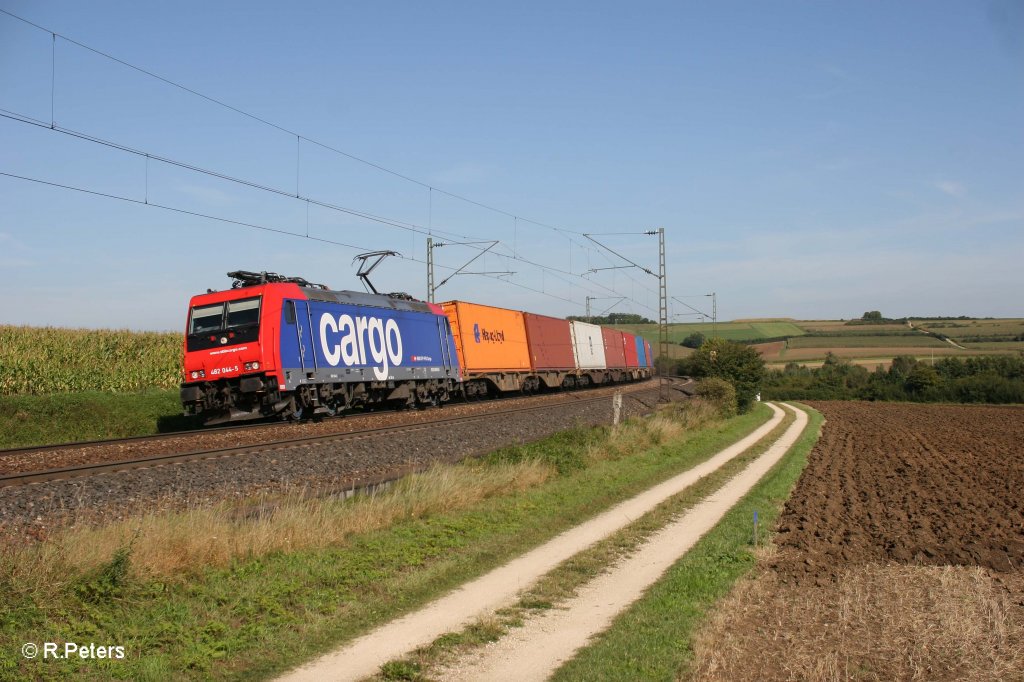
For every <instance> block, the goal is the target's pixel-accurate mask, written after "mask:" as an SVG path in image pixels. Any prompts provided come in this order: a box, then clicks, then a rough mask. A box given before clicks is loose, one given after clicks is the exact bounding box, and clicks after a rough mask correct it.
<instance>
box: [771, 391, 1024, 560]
mask: <svg viewBox="0 0 1024 682" xmlns="http://www.w3.org/2000/svg"><path fill="white" fill-rule="evenodd" d="M812 405H813V406H814V407H815V408H816V409H818V410H820V411H821V412H822V413H823V414H824V415H825V418H826V420H827V421H826V426H825V428H824V431H823V433H822V438H821V440H820V441H819V442H818V444H817V446H816V447H815V449H814V451H813V452H812V454H811V456H810V459H809V461H808V465H807V468H806V470H805V471H804V473H803V475H802V476H801V478H800V481H799V482H798V483H797V486H796V489H795V490H794V491H793V495H792V497H791V498H790V500H789V502H788V503H787V504H786V509H785V512H784V513H783V515H782V517H781V519H780V521H779V527H778V531H779V536H778V539H777V543H778V544H779V546H780V549H782V550H783V551H782V552H781V555H780V557H779V559H778V565H777V566H776V569H777V570H778V571H779V572H780V574H781V575H782V576H783V577H784V578H785V577H792V578H795V579H798V580H799V579H800V578H801V577H803V576H807V575H810V576H814V577H815V578H819V577H835V576H836V575H837V571H838V570H840V569H842V568H843V567H844V566H846V565H849V564H863V563H869V562H892V561H895V562H898V563H909V564H917V565H964V566H982V567H986V568H991V569H994V570H996V571H1001V572H1006V571H1011V570H1014V569H1020V568H1022V567H1024V408H1019V407H981V406H959V405H912V404H893V403H888V404H883V403H851V402H821V403H812ZM788 549H794V550H798V551H796V552H788V551H786V550H788Z"/></svg>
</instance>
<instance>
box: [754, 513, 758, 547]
mask: <svg viewBox="0 0 1024 682" xmlns="http://www.w3.org/2000/svg"><path fill="white" fill-rule="evenodd" d="M754 547H757V510H756V509H755V510H754Z"/></svg>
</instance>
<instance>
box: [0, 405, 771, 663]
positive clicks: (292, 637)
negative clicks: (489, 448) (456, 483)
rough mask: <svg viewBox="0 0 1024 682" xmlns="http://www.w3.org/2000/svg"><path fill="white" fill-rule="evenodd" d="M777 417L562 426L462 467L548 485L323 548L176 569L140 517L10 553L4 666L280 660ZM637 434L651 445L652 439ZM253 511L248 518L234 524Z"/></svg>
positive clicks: (333, 641)
mask: <svg viewBox="0 0 1024 682" xmlns="http://www.w3.org/2000/svg"><path fill="white" fill-rule="evenodd" d="M695 404H696V403H695ZM691 416H692V415H691ZM768 416H769V411H768V409H767V408H765V407H763V406H762V407H759V409H757V410H756V411H754V412H752V413H749V414H746V415H742V416H740V417H735V418H732V419H729V420H725V421H710V422H709V421H707V420H706V419H704V418H701V419H697V420H696V422H693V423H691V427H692V428H689V429H684V428H683V426H681V425H680V424H681V422H680V420H681V419H686V418H689V417H687V415H686V413H685V411H684V413H683V414H681V415H677V416H676V417H667V418H666V417H662V418H659V419H655V420H652V421H651V422H650V424H651V426H648V427H644V428H643V429H642V430H641V431H633V432H630V430H629V429H618V430H614V429H608V428H598V429H587V430H574V431H569V432H564V433H562V434H558V435H556V436H554V437H552V438H548V439H545V440H544V441H540V442H538V443H534V444H530V445H526V446H521V447H517V448H510V449H506V450H503V451H500V452H498V453H495V454H494V455H492V456H491V457H488V458H485V459H484V460H481V461H476V462H472V463H467V464H463V465H458V466H457V467H455V468H459V467H467V468H473V467H478V468H487V467H508V466H520V464H521V463H523V462H540V463H542V464H546V465H547V466H548V467H549V468H550V470H551V471H552V472H555V473H554V474H552V475H551V476H550V477H549V478H548V479H547V480H546V482H545V483H543V484H539V485H534V486H532V487H529V488H527V489H513V490H508V491H505V492H500V493H496V494H495V495H494V496H492V497H489V498H487V499H483V500H481V501H477V502H474V503H473V504H472V506H470V507H468V508H466V509H450V508H447V509H446V508H441V509H435V508H431V509H427V510H419V511H417V510H416V509H406V513H405V514H399V515H397V517H396V518H394V519H392V520H391V521H389V522H388V524H386V527H383V528H377V529H375V530H372V531H367V532H351V533H349V534H348V535H347V536H346V537H345V538H344V539H343V540H341V541H332V542H329V543H327V544H326V546H318V545H314V546H306V547H300V548H295V549H282V548H279V547H276V548H275V547H271V548H269V551H266V553H257V552H256V551H255V550H252V551H250V550H245V551H243V552H242V553H241V554H229V555H228V556H227V557H226V558H223V559H222V560H217V561H213V562H212V563H210V564H203V563H202V562H199V563H198V565H196V564H195V563H193V564H192V565H190V566H188V567H186V568H184V569H183V570H182V571H181V572H179V573H177V574H170V575H168V574H166V573H165V572H160V571H159V570H154V569H152V567H150V568H145V567H142V566H139V565H137V564H136V563H135V561H134V559H133V557H134V556H135V552H136V551H137V548H138V547H139V543H141V542H142V535H141V533H148V532H150V531H147V530H142V531H137V532H134V531H133V532H132V533H130V534H129V533H127V531H128V530H130V529H131V525H130V524H129V525H127V526H124V529H125V531H126V533H125V534H124V535H123V536H121V540H120V542H121V543H122V544H121V545H120V546H119V547H118V548H117V549H116V550H114V551H113V553H112V554H111V555H108V557H107V558H106V560H104V561H102V562H101V563H99V564H96V565H94V566H93V567H92V568H89V567H87V566H70V567H66V566H64V565H63V564H57V566H56V567H47V565H46V563H45V562H42V561H39V562H37V563H36V564H35V566H36V567H37V568H38V569H39V571H48V575H49V576H50V579H47V580H42V578H41V577H40V576H37V577H36V579H35V580H28V581H27V582H26V581H24V580H19V579H16V575H18V574H19V572H20V575H21V576H22V577H26V572H25V567H26V565H29V564H26V562H25V561H24V560H23V559H24V555H10V556H5V557H0V569H2V570H0V595H2V596H0V599H2V600H3V603H2V607H3V608H0V674H13V675H16V676H17V675H20V676H22V677H51V678H66V677H72V676H75V677H82V676H84V677H86V678H94V679H107V678H120V679H137V680H146V679H161V680H164V679H194V678H199V679H211V678H212V679H238V678H245V679H251V678H254V677H263V676H267V675H270V674H273V673H277V672H281V671H283V670H285V669H287V668H289V667H291V666H293V665H295V664H296V663H299V662H301V661H304V660H307V659H309V658H310V657H312V656H315V655H316V654H319V653H322V652H324V651H326V650H329V649H331V648H333V647H335V646H337V645H338V644H340V643H341V642H343V641H346V640H348V639H350V638H352V637H354V636H356V635H358V634H360V633H361V632H365V631H366V630H368V629H370V628H372V627H373V626H375V625H378V624H380V623H383V622H386V621H388V620H390V619H392V618H394V617H396V616H398V615H401V614H402V613H404V612H407V611H409V610H412V609H414V608H416V607H418V606H420V605H422V604H424V603H426V602H427V601H429V600H431V599H433V598H435V597H437V596H438V595H439V594H441V593H443V592H445V591H447V590H448V589H451V588H452V587H454V586H455V585H458V584H461V583H462V582H465V581H466V580H468V579H471V578H473V577H475V576H478V575H480V574H482V573H483V572H485V571H487V570H490V569H492V568H494V567H495V566H497V565H500V564H501V563H503V562H505V561H507V560H508V559H509V558H511V557H514V556H517V555H518V554H521V553H522V552H523V551H525V550H526V549H528V548H530V547H533V546H535V545H537V544H539V543H540V542H543V541H545V540H547V539H549V538H551V537H553V536H554V535H556V534H558V533H560V532H562V531H563V530H565V529H566V528H569V527H571V526H573V525H575V524H577V523H579V522H581V521H583V520H585V519H587V518H589V517H591V516H593V515H594V514H596V513H598V512H600V511H601V510H603V509H605V508H607V507H608V506H610V505H612V504H614V503H616V502H618V501H620V500H622V499H625V498H627V497H629V496H631V495H634V494H636V493H637V492H639V491H641V490H643V489H646V488H647V487H649V486H651V485H653V484H654V483H656V482H658V481H660V480H664V479H665V478H667V477H669V476H671V475H673V474H675V473H677V472H679V471H681V470H684V469H686V468H689V467H691V466H693V465H694V464H696V463H698V462H700V461H702V460H704V459H706V458H707V457H709V456H710V455H712V454H713V453H714V452H717V451H718V450H719V449H721V448H722V447H723V446H724V445H726V444H728V443H732V442H735V441H736V440H738V439H739V438H741V437H742V436H743V435H745V434H746V433H749V432H750V431H752V430H753V429H754V428H756V427H757V426H758V425H760V424H761V423H763V422H764V421H765V420H766V419H767V418H768ZM701 424H702V425H701ZM630 428H632V429H637V428H639V427H637V426H635V425H634V426H631V427H630ZM645 439H647V440H646V441H645ZM637 443H641V444H643V445H644V447H642V448H640V450H639V451H637V449H636V448H635V446H636V444H637ZM367 499H370V498H355V499H353V500H349V501H347V502H340V501H335V504H338V505H341V506H345V505H348V506H358V505H361V504H366V503H367ZM406 514H407V515H406ZM275 515H276V512H275ZM256 522H259V519H258V518H257V519H253V518H242V519H239V520H238V522H237V524H235V525H236V526H237V527H239V528H242V529H244V528H245V527H246V524H252V523H256ZM209 530H210V529H209V528H205V527H203V526H202V525H197V524H192V528H191V534H190V535H191V536H192V538H193V539H192V540H190V541H191V542H199V543H207V544H216V543H220V542H223V541H224V539H223V538H221V537H217V536H213V535H211V534H207V533H208V532H209ZM172 549H173V547H172ZM38 551H42V550H38ZM108 551H109V548H108ZM261 551H263V550H261ZM51 557H52V558H53V559H54V560H56V559H58V558H59V557H58V556H57V555H56V554H51ZM63 569H66V570H63ZM33 641H34V642H39V641H56V642H66V641H71V642H82V641H85V642H90V641H92V642H95V643H97V644H100V643H110V644H117V645H122V646H125V648H126V652H127V657H126V659H125V660H120V661H98V660H91V661H81V660H61V661H53V660H50V661H41V660H35V661H27V660H24V659H22V658H21V657H20V654H19V653H18V651H19V649H20V646H21V644H22V643H23V642H33Z"/></svg>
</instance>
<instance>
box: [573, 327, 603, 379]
mask: <svg viewBox="0 0 1024 682" xmlns="http://www.w3.org/2000/svg"><path fill="white" fill-rule="evenodd" d="M572 351H573V354H574V355H575V356H576V366H577V367H578V368H579V369H605V368H606V367H607V364H606V363H605V358H604V337H603V336H601V328H600V327H599V326H597V325H596V324H587V323H586V322H573V323H572Z"/></svg>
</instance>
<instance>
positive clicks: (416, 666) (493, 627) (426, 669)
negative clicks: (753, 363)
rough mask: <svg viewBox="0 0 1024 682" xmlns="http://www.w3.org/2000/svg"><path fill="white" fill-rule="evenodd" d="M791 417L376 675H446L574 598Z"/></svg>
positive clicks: (757, 451) (750, 456) (761, 448)
mask: <svg viewBox="0 0 1024 682" xmlns="http://www.w3.org/2000/svg"><path fill="white" fill-rule="evenodd" d="M794 419H795V416H794V415H793V414H792V413H791V412H788V411H787V414H786V417H785V418H784V419H783V420H782V421H781V422H780V423H779V425H778V426H776V427H775V428H774V429H772V431H771V432H770V433H768V434H767V435H766V436H765V437H764V438H762V439H761V440H760V441H758V442H757V443H756V444H755V445H754V446H752V447H750V448H749V449H748V450H746V451H745V452H743V453H742V454H740V455H738V456H736V457H735V458H734V459H732V460H730V461H729V462H727V463H726V464H724V465H723V466H722V467H720V468H719V469H717V470H716V471H714V472H713V473H711V474H709V475H707V476H705V477H704V478H702V479H700V480H699V481H697V482H696V483H694V484H693V485H691V486H690V487H689V488H687V489H686V490H684V491H683V492H681V493H679V494H678V495H675V496H673V497H672V498H671V499H669V500H666V501H665V502H663V503H661V504H660V505H658V506H657V507H655V508H654V509H653V510H651V511H650V512H648V513H647V514H644V515H643V516H642V517H640V518H639V519H637V520H636V521H634V522H633V523H631V524H629V525H628V526H626V527H625V528H623V529H622V530H620V531H617V532H616V533H613V534H612V535H611V536H609V537H608V538H606V539H604V540H602V541H600V542H598V543H596V544H594V545H593V546H592V547H589V548H587V549H586V550H584V551H582V552H580V553H579V554H577V555H576V556H574V557H572V558H571V559H569V560H567V561H565V562H563V563H562V564H561V565H559V566H558V567H556V568H555V569H554V570H553V571H551V572H550V573H548V574H547V575H545V576H544V577H543V578H541V579H540V580H539V581H538V582H537V584H536V585H534V586H533V587H532V588H530V589H529V590H526V591H525V592H524V593H523V594H522V596H521V598H520V600H519V602H518V603H516V604H515V605H513V606H511V607H509V608H505V609H501V610H500V611H499V612H498V613H496V614H495V615H494V616H493V617H487V618H485V619H483V620H481V621H480V622H477V623H474V624H473V625H471V626H469V627H468V628H466V629H465V630H463V631H462V632H457V633H447V634H445V635H442V636H441V637H439V638H438V639H437V640H436V641H435V642H433V643H432V644H431V645H430V646H428V647H424V648H422V649H419V650H417V651H415V652H414V653H413V654H412V655H411V656H409V657H407V658H405V659H401V660H397V661H392V662H391V664H390V667H388V668H386V669H384V670H383V671H382V673H381V674H380V675H379V679H384V680H387V679H412V680H429V679H432V675H434V674H435V673H436V672H438V671H441V677H444V674H443V670H441V669H442V668H443V667H444V665H445V664H446V663H450V662H452V661H454V659H455V658H456V657H457V656H460V655H464V654H466V653H467V652H468V651H469V650H470V649H472V648H474V647H478V646H482V645H485V644H487V643H488V642H492V641H495V640H497V639H500V638H501V637H502V636H504V635H505V634H506V633H507V632H508V631H509V629H510V628H514V627H519V626H520V625H521V624H522V622H523V619H524V618H526V617H528V616H529V613H530V612H531V611H535V610H544V609H550V608H557V605H558V604H559V603H560V602H562V601H564V600H566V599H569V598H570V597H572V596H573V595H574V594H575V592H576V590H577V589H578V588H579V587H581V586H583V585H584V584H586V583H587V582H589V581H590V580H592V579H593V578H595V577H597V576H598V575H599V574H600V573H602V572H603V571H604V570H605V569H606V568H607V567H608V566H610V565H612V564H614V563H615V562H616V561H618V560H619V559H621V558H622V557H623V556H625V555H628V554H630V553H632V552H633V551H634V550H635V549H636V548H638V547H639V546H640V545H641V544H642V543H643V542H644V541H645V540H646V539H647V538H648V537H649V536H650V535H651V534H652V533H654V532H656V531H658V530H660V529H661V528H662V527H664V526H665V525H667V524H668V523H670V522H672V521H673V520H674V519H675V518H677V517H678V516H680V515H681V514H683V513H685V512H687V511H688V510H689V509H690V508H692V507H693V506H694V505H696V504H697V503H698V502H700V501H701V500H703V499H704V498H706V497H707V496H708V495H710V494H711V493H713V492H714V491H715V490H717V489H718V488H720V487H721V486H722V485H724V484H725V483H726V482H727V481H728V480H729V479H731V478H732V477H733V476H735V475H736V474H737V473H739V472H740V471H742V470H743V469H744V468H745V467H746V466H747V465H748V464H750V462H752V461H753V460H755V459H757V457H759V456H760V455H761V454H763V453H764V452H765V451H766V450H767V449H768V448H769V447H770V446H771V444H772V443H774V442H775V441H776V440H778V439H779V437H781V436H782V434H783V433H784V432H785V430H786V429H787V428H788V427H789V426H790V425H791V424H792V423H793V421H794ZM396 670H405V671H415V674H413V675H412V676H411V677H405V678H401V677H395V676H394V671H396Z"/></svg>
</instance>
